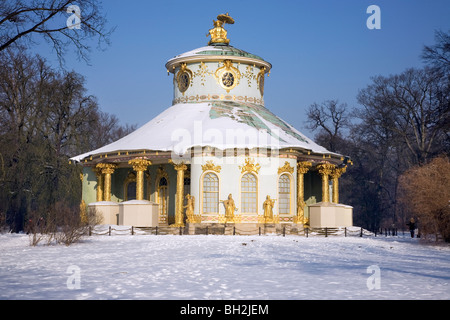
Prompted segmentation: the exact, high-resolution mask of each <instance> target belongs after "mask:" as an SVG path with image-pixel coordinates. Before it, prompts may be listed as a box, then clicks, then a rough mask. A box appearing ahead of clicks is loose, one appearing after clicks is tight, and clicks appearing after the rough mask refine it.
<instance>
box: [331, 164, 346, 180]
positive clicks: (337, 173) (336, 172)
mask: <svg viewBox="0 0 450 320" xmlns="http://www.w3.org/2000/svg"><path fill="white" fill-rule="evenodd" d="M346 171H347V166H345V167H340V168H339V167H335V168H334V169H333V170H332V171H331V174H330V175H331V178H333V179H334V178H340V177H341V175H342V174H343V173H345V172H346Z"/></svg>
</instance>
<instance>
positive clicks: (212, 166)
mask: <svg viewBox="0 0 450 320" xmlns="http://www.w3.org/2000/svg"><path fill="white" fill-rule="evenodd" d="M202 170H203V172H205V171H207V170H212V171H215V172H217V173H220V170H222V167H221V166H216V165H215V164H214V161H212V160H208V161H206V164H204V165H202Z"/></svg>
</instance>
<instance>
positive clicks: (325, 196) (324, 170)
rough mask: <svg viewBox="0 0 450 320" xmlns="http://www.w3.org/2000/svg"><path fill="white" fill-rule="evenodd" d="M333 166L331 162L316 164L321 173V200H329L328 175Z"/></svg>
mask: <svg viewBox="0 0 450 320" xmlns="http://www.w3.org/2000/svg"><path fill="white" fill-rule="evenodd" d="M334 168H335V165H334V164H331V163H321V164H319V165H318V166H317V169H318V170H319V173H320V174H321V175H322V202H330V194H329V190H328V189H329V187H328V181H329V180H328V176H329V175H330V174H331V172H332V171H333V169H334Z"/></svg>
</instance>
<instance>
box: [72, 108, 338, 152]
mask: <svg viewBox="0 0 450 320" xmlns="http://www.w3.org/2000/svg"><path fill="white" fill-rule="evenodd" d="M197 146H201V147H203V146H210V147H213V148H218V149H221V150H226V149H230V148H249V149H251V148H268V149H284V148H299V149H303V150H308V151H311V152H312V153H318V154H330V155H336V154H335V153H332V152H329V151H328V150H326V149H325V148H323V147H321V146H319V145H318V144H316V143H314V142H313V141H312V140H311V139H309V138H307V137H306V136H305V135H303V134H302V133H301V132H299V131H298V130H297V129H295V128H294V127H292V126H291V125H289V124H288V123H286V122H285V121H283V120H281V119H280V118H278V117H277V116H275V115H274V114H273V113H271V112H270V111H269V110H268V109H266V108H265V107H263V106H260V105H256V104H252V103H245V102H239V103H238V102H235V101H216V102H203V103H179V104H175V105H173V106H171V107H170V108H168V109H166V110H165V111H163V112H162V113H161V114H159V115H158V116H157V117H155V118H154V119H152V120H151V121H149V122H147V123H146V124H145V125H143V126H142V127H140V128H139V129H137V130H136V131H134V132H132V133H130V134H129V135H127V136H125V137H123V138H121V139H119V140H117V141H115V142H113V143H111V144H108V145H106V146H104V147H101V148H99V149H97V150H93V151H90V152H87V153H84V154H81V155H78V156H76V157H73V158H72V159H71V160H73V161H81V160H83V159H84V158H87V157H89V156H95V155H98V154H104V153H109V152H120V151H131V150H159V151H171V152H175V153H177V154H183V153H185V152H186V151H187V150H189V149H190V148H193V147H197Z"/></svg>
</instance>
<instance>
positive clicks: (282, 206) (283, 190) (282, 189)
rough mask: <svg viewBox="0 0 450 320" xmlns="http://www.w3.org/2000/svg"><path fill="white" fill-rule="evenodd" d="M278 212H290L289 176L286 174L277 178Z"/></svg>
mask: <svg viewBox="0 0 450 320" xmlns="http://www.w3.org/2000/svg"><path fill="white" fill-rule="evenodd" d="M278 212H279V213H280V214H281V213H291V178H290V177H289V175H287V174H282V175H281V176H280V178H279V179H278Z"/></svg>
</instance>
